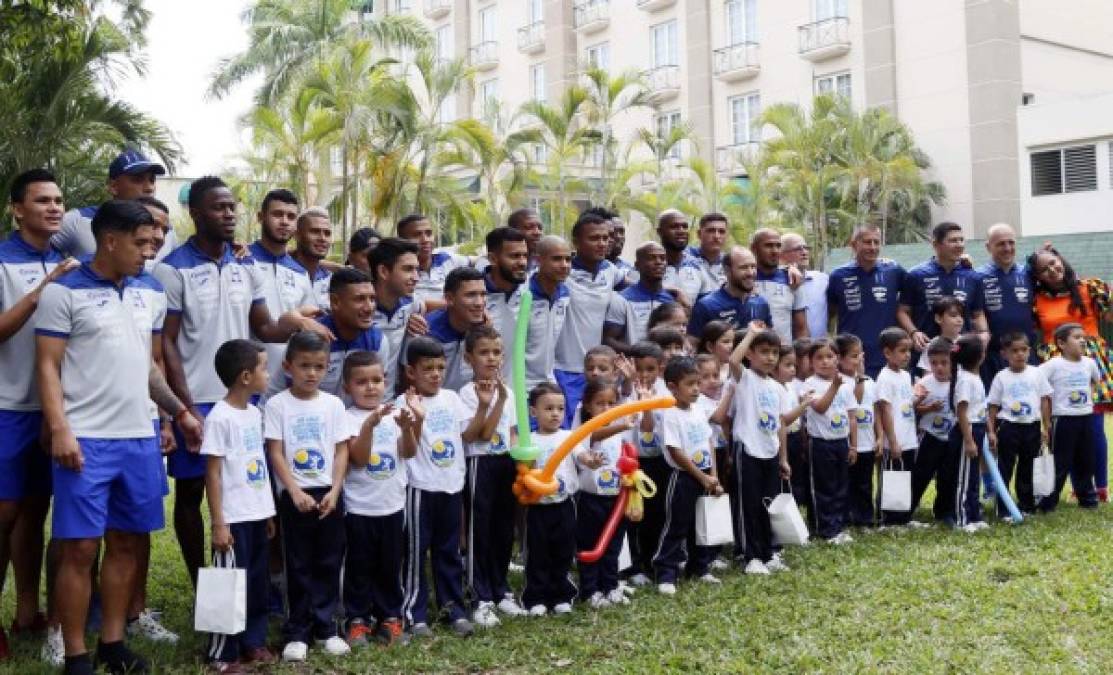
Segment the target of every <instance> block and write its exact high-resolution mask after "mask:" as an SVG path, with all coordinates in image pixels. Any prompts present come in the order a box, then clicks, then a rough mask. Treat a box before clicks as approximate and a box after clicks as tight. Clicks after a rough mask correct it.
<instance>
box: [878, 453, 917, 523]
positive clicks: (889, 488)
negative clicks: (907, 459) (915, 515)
mask: <svg viewBox="0 0 1113 675" xmlns="http://www.w3.org/2000/svg"><path fill="white" fill-rule="evenodd" d="M890 466H892V465H890ZM897 466H898V467H900V468H889V469H885V470H884V471H882V472H881V510H882V511H909V510H911V509H912V472H911V471H905V470H904V464H903V463H901V464H898V465H897Z"/></svg>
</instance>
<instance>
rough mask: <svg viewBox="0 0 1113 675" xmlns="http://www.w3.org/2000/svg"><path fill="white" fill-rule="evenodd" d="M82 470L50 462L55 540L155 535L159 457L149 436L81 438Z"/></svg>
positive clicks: (159, 509)
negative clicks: (108, 533) (114, 534)
mask: <svg viewBox="0 0 1113 675" xmlns="http://www.w3.org/2000/svg"><path fill="white" fill-rule="evenodd" d="M77 443H78V445H80V446H81V452H82V454H83V455H84V456H85V465H84V466H83V467H82V469H81V471H72V470H70V469H67V468H64V467H62V466H60V465H58V464H57V463H55V464H54V486H55V496H54V520H53V526H52V536H53V537H54V538H55V539H95V538H97V537H102V536H104V532H105V530H119V531H121V532H135V533H143V532H154V531H155V530H160V529H162V527H163V526H164V524H165V519H164V516H163V511H162V478H161V477H160V474H161V469H159V464H160V462H161V457H160V456H159V454H158V453H156V452H154V451H153V450H152V447H151V440H150V439H149V438H123V439H119V438H113V439H101V438H79V439H77Z"/></svg>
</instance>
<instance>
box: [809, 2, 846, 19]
mask: <svg viewBox="0 0 1113 675" xmlns="http://www.w3.org/2000/svg"><path fill="white" fill-rule="evenodd" d="M814 9H815V20H816V21H824V20H827V19H834V18H838V17H845V16H847V11H846V0H815V7H814Z"/></svg>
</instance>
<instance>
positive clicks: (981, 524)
mask: <svg viewBox="0 0 1113 675" xmlns="http://www.w3.org/2000/svg"><path fill="white" fill-rule="evenodd" d="M972 524H973V525H974V527H976V528H978V531H979V532H980V531H981V530H988V529H989V523H987V522H985V521H984V520H979V521H978V522H976V523H972Z"/></svg>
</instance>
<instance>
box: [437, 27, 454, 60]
mask: <svg viewBox="0 0 1113 675" xmlns="http://www.w3.org/2000/svg"><path fill="white" fill-rule="evenodd" d="M433 39H434V48H435V50H436V56H437V60H438V61H447V60H449V59H451V58H452V26H449V25H444V26H437V30H436V31H435V32H434V33H433Z"/></svg>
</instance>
